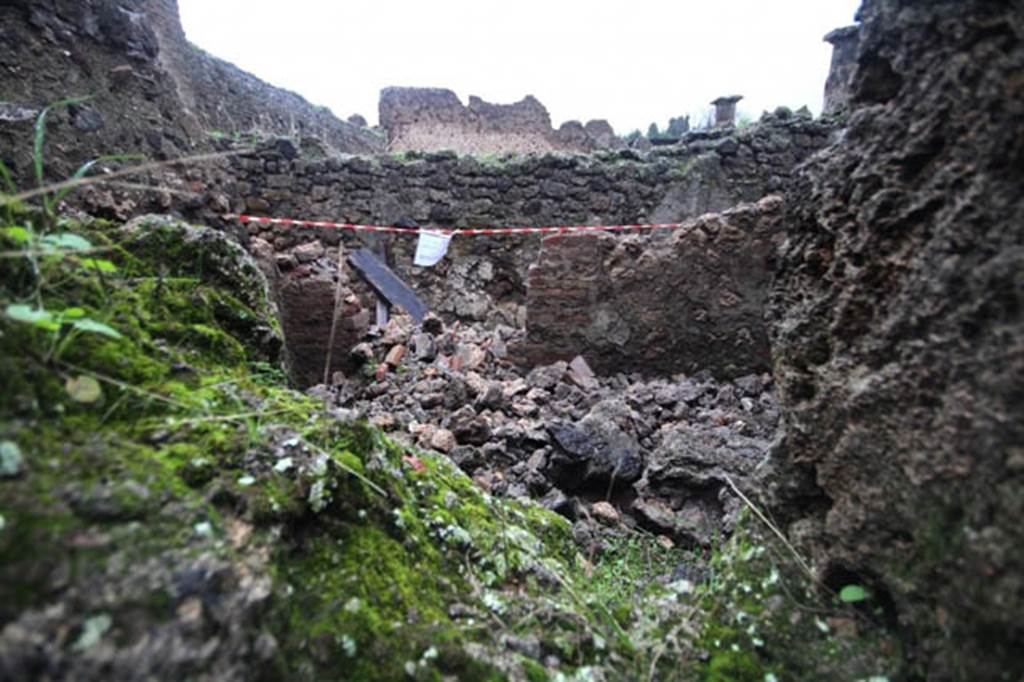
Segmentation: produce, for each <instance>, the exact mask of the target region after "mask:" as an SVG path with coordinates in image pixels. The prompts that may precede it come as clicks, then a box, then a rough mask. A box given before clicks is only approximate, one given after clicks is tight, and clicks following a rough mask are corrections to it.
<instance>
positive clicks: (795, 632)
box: [695, 518, 901, 682]
mask: <svg viewBox="0 0 1024 682" xmlns="http://www.w3.org/2000/svg"><path fill="white" fill-rule="evenodd" d="M712 570H713V571H714V579H713V580H712V581H711V583H710V584H709V585H708V587H707V588H706V589H705V590H704V594H703V596H702V598H701V601H700V605H701V609H702V610H703V611H704V612H705V614H706V618H705V620H704V625H703V629H702V631H701V634H700V638H699V640H698V642H697V646H698V647H699V648H700V649H702V650H703V651H704V652H706V663H704V664H703V665H701V666H699V670H698V671H697V672H696V673H695V674H699V675H700V676H701V677H703V678H704V679H707V680H723V681H724V680H756V681H758V682H760V681H761V680H763V679H765V676H766V675H769V674H770V675H774V676H775V677H776V678H777V679H825V678H838V679H855V678H868V677H872V676H885V675H889V676H893V675H894V674H896V673H897V672H898V670H899V669H900V666H901V663H900V661H899V656H898V652H899V647H898V644H897V642H896V638H895V637H894V636H893V635H892V633H889V632H887V631H886V630H884V629H883V628H881V627H879V626H878V625H877V624H876V623H874V622H872V621H870V620H868V619H865V618H863V617H862V615H861V614H860V613H859V612H858V611H857V610H855V609H853V608H850V607H843V606H842V605H841V604H839V602H838V600H837V599H835V597H834V595H831V594H830V593H828V591H827V590H825V589H824V588H823V587H821V586H818V585H816V584H815V583H814V582H813V581H812V580H811V579H810V578H809V577H808V576H807V575H806V574H805V573H803V572H802V571H801V569H799V568H798V564H797V562H796V561H795V560H794V559H793V557H792V556H791V555H789V554H788V549H786V548H783V547H781V546H779V544H778V542H777V541H776V540H775V538H774V537H773V536H771V535H770V534H769V533H768V532H767V531H766V530H765V529H764V528H763V527H762V526H760V525H759V522H758V521H757V520H756V519H753V518H745V519H743V520H742V521H741V525H740V527H739V528H738V530H737V532H736V533H735V535H734V536H733V537H732V538H731V539H730V540H729V542H728V543H727V544H726V545H725V546H723V548H722V549H721V551H720V552H719V553H718V554H717V555H716V557H715V558H714V560H713V562H712Z"/></svg>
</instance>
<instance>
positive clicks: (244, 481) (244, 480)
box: [238, 474, 256, 488]
mask: <svg viewBox="0 0 1024 682" xmlns="http://www.w3.org/2000/svg"><path fill="white" fill-rule="evenodd" d="M255 482H256V479H255V478H253V477H252V476H249V475H248V474H246V475H245V476H242V477H240V478H239V479H238V485H240V486H242V487H243V488H248V487H249V486H251V485H252V484H254V483H255Z"/></svg>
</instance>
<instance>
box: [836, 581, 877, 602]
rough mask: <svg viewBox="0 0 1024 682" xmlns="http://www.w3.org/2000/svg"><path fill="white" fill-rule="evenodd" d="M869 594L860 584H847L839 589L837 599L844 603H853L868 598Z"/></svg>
mask: <svg viewBox="0 0 1024 682" xmlns="http://www.w3.org/2000/svg"><path fill="white" fill-rule="evenodd" d="M870 598H871V595H870V594H868V591H867V590H865V589H864V588H863V587H861V586H860V585H847V586H846V587H844V588H843V589H841V590H840V591H839V599H840V601H842V602H843V603H846V604H854V603H856V602H859V601H864V600H865V599H870Z"/></svg>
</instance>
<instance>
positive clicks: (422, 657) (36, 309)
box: [0, 216, 684, 680]
mask: <svg viewBox="0 0 1024 682" xmlns="http://www.w3.org/2000/svg"><path fill="white" fill-rule="evenodd" d="M16 220H17V222H16V223H11V226H12V227H15V228H17V229H15V230H10V229H7V228H5V229H4V230H3V231H0V240H3V241H4V243H3V245H2V246H3V248H4V250H6V251H17V250H19V249H20V250H21V252H22V253H23V255H22V256H20V257H10V258H8V259H7V260H5V261H4V266H5V269H4V271H3V275H2V277H0V296H2V299H3V305H4V306H5V310H6V311H7V313H8V314H5V315H4V316H0V384H2V385H3V386H4V390H3V392H0V414H2V415H3V420H2V423H0V447H2V448H3V455H4V459H3V462H2V464H3V467H0V471H2V478H0V678H4V679H38V678H46V679H100V678H105V679H119V680H135V679H193V680H251V679H266V680H278V679H290V680H325V679H358V680H373V679H382V680H390V679H460V680H461V679H465V680H473V679H478V680H485V679H530V680H544V679H622V678H624V677H625V678H630V677H634V676H636V675H639V674H640V671H641V670H643V671H647V670H653V671H662V672H661V677H660V678H659V679H674V673H673V672H672V671H674V670H676V669H678V666H677V662H678V658H679V656H681V655H683V652H684V647H683V646H681V645H676V644H675V643H673V644H672V646H668V645H666V643H665V642H664V641H662V639H663V638H660V635H663V634H665V633H668V632H669V630H670V629H671V628H670V626H669V623H670V622H671V621H672V617H674V616H673V614H678V613H682V612H683V610H684V607H683V605H682V604H681V602H680V600H679V599H678V595H679V592H678V590H676V591H673V589H671V588H669V587H662V586H660V585H658V584H657V583H655V582H652V578H653V577H654V576H655V575H657V574H658V572H659V571H663V570H664V569H665V568H666V567H669V566H671V565H675V564H676V563H678V561H679V560H680V559H681V558H682V557H680V556H676V555H675V554H672V555H671V556H670V555H669V554H667V553H668V552H670V550H663V549H661V548H658V546H657V545H656V544H654V543H653V542H651V541H650V540H649V539H648V538H646V537H642V536H637V537H635V538H633V539H631V540H630V541H629V542H630V543H632V544H631V545H630V547H632V549H631V550H629V551H625V550H624V551H623V552H621V553H619V554H618V555H616V554H615V553H614V552H613V553H612V555H610V557H609V560H608V562H605V561H597V563H596V565H591V564H590V562H588V561H586V560H585V559H584V558H582V557H580V556H578V555H577V551H576V548H575V545H574V543H573V540H572V536H571V532H570V528H569V525H568V523H567V522H566V521H565V520H564V519H562V518H561V517H558V516H556V515H553V514H551V513H548V512H547V511H545V510H543V509H542V508H540V507H538V506H536V505H534V504H532V503H529V502H526V501H521V502H519V501H506V500H496V499H492V498H491V497H490V496H488V495H487V494H485V493H483V492H482V491H481V490H479V489H477V488H476V487H475V486H474V485H473V484H472V483H471V481H470V480H469V479H468V478H466V477H465V476H464V475H463V474H462V473H461V472H459V471H458V470H457V469H456V468H455V467H454V466H453V465H452V464H451V463H450V462H449V461H448V460H447V459H445V458H442V457H437V456H434V455H430V454H424V453H420V452H417V451H415V450H413V449H411V448H410V447H407V446H405V445H403V444H400V443H397V442H394V441H391V440H388V439H386V438H384V437H383V436H382V435H381V434H380V433H379V432H377V431H376V430H374V429H372V428H370V427H368V426H366V425H365V424H362V423H353V422H351V421H346V420H345V419H344V418H342V417H341V416H339V415H334V414H331V413H330V412H327V411H325V410H324V408H323V407H322V405H320V404H318V403H317V402H316V401H314V400H312V399H310V398H309V397H307V396H306V395H304V394H302V393H299V392H296V391H294V390H292V389H290V388H289V387H288V386H287V384H286V381H285V377H284V374H283V372H281V371H280V369H279V368H278V366H277V363H278V358H277V352H278V349H279V348H280V339H279V336H278V334H277V329H278V327H277V323H276V320H275V319H274V317H273V313H274V311H273V306H272V305H271V304H270V303H269V301H270V298H269V297H268V296H267V292H266V284H265V282H264V280H263V278H262V275H261V274H260V272H259V270H258V269H257V268H255V267H254V266H252V264H251V263H250V262H249V261H248V260H247V256H245V254H244V252H242V251H241V250H240V249H238V248H237V247H236V246H235V245H234V244H232V243H231V242H229V241H228V240H227V239H226V238H224V237H223V236H222V235H219V234H218V233H216V232H213V231H211V230H204V229H201V228H192V227H189V226H185V225H182V224H180V223H177V222H174V221H171V220H167V219H155V218H148V219H146V220H143V221H139V222H137V223H135V224H133V225H131V226H129V227H128V228H121V227H118V226H114V225H109V224H103V223H91V224H84V225H83V224H68V225H65V226H64V228H63V229H64V230H66V232H64V234H65V235H72V236H73V238H67V237H62V238H61V240H56V241H55V240H53V239H50V241H49V242H48V243H44V242H45V240H44V237H43V236H42V235H39V234H37V233H34V232H32V231H31V230H29V229H27V228H29V227H31V222H32V221H31V219H29V218H26V217H24V216H21V217H17V219H16ZM58 242H59V243H61V244H63V246H61V247H59V248H55V247H54V246H53V245H54V244H55V243H58ZM65 247H68V248H65ZM8 265H9V266H10V267H7V266H8ZM10 305H14V306H18V305H20V306H21V308H20V309H16V308H10V307H7V306H10ZM44 318H45V320H46V321H45V322H44ZM83 321H85V322H83ZM638 547H642V548H643V549H642V552H640V553H639V554H637V553H636V548H638ZM630 552H633V553H632V554H631V553H630ZM652 554H657V556H659V557H661V558H660V559H659V560H658V561H654V562H652V560H651V556H652ZM615 556H618V559H615V558H614V557H615ZM641 556H642V557H645V559H644V560H643V561H640V560H637V561H636V562H635V563H633V561H634V559H638V557H641ZM622 566H627V567H628V571H625V572H621V573H619V572H616V571H618V570H619V568H621V567H622ZM646 595H656V596H658V598H660V599H664V600H667V601H666V602H665V604H662V605H661V606H658V602H657V601H656V600H649V599H647V596H646ZM631 598H639V601H635V602H634V603H630V599H631ZM670 603H671V604H670ZM673 605H674V606H673ZM673 642H674V640H673Z"/></svg>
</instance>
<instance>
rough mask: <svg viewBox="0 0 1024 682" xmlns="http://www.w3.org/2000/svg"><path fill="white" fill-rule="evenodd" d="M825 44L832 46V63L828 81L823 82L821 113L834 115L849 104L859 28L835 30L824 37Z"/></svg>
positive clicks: (858, 41) (851, 27) (858, 40)
mask: <svg viewBox="0 0 1024 682" xmlns="http://www.w3.org/2000/svg"><path fill="white" fill-rule="evenodd" d="M825 42H827V43H831V45H832V63H831V65H830V66H829V70H828V79H827V80H826V81H825V104H824V106H823V108H822V112H823V113H825V114H834V113H837V112H839V111H842V110H843V109H845V108H846V107H847V105H848V104H849V102H850V86H851V82H850V81H851V79H852V77H853V71H854V69H855V68H856V66H857V46H858V45H859V43H860V27H859V26H844V27H843V28H837V29H836V30H834V31H831V32H830V33H829V34H828V35H826V36H825Z"/></svg>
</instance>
